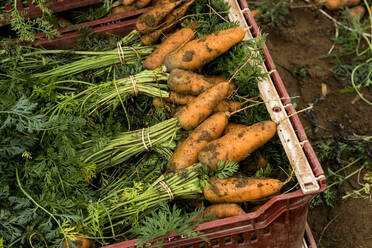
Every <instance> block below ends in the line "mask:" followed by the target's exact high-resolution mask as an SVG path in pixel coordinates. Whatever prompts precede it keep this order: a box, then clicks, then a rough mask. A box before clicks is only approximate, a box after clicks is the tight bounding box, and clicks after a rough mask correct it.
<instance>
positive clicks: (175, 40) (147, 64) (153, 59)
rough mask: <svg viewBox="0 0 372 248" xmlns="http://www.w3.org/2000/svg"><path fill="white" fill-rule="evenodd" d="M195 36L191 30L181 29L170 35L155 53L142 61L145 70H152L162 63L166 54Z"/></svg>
mask: <svg viewBox="0 0 372 248" xmlns="http://www.w3.org/2000/svg"><path fill="white" fill-rule="evenodd" d="M194 36H195V32H194V30H192V29H191V28H182V29H180V30H178V31H177V32H175V33H173V34H171V35H170V36H169V37H168V39H166V40H165V41H164V42H163V43H162V44H161V45H160V46H159V47H158V48H156V49H155V51H154V52H153V53H152V54H151V55H150V56H148V57H147V58H146V60H145V61H143V67H144V68H145V69H149V70H153V69H155V68H156V67H158V66H160V65H161V64H163V62H164V57H165V55H167V54H168V53H170V52H172V51H174V50H175V49H177V48H178V47H179V46H181V45H182V44H184V43H185V42H187V41H189V40H191V39H193V38H194Z"/></svg>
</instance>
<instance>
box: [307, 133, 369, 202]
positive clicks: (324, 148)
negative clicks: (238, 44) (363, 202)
mask: <svg viewBox="0 0 372 248" xmlns="http://www.w3.org/2000/svg"><path fill="white" fill-rule="evenodd" d="M313 145H314V147H315V149H316V151H317V154H318V158H319V160H320V162H321V163H326V162H327V161H337V162H338V164H339V167H341V168H337V169H333V168H330V167H329V168H328V169H327V189H326V190H325V191H324V192H323V193H322V194H320V195H317V196H316V197H315V198H314V199H313V201H312V203H311V206H312V207H315V206H318V205H321V204H322V203H325V204H326V205H328V206H330V207H333V206H334V200H335V198H336V193H337V189H336V187H339V186H340V185H341V184H342V183H344V182H346V181H347V180H349V179H350V178H351V177H354V176H358V182H359V184H360V185H361V186H362V187H361V189H359V190H355V191H352V192H348V193H347V194H346V195H344V196H343V197H342V199H347V198H348V197H351V196H352V197H362V198H370V197H371V195H370V194H371V193H370V190H369V188H370V186H371V178H370V175H371V169H372V136H358V135H350V136H334V137H333V138H332V137H328V138H325V139H323V140H320V141H317V142H313ZM356 165H358V168H357V169H353V170H352V171H351V172H350V170H351V168H354V167H355V166H356ZM362 172H363V173H365V176H364V180H365V183H363V184H362V183H361V182H360V178H359V176H360V174H362Z"/></svg>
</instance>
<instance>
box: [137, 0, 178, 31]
mask: <svg viewBox="0 0 372 248" xmlns="http://www.w3.org/2000/svg"><path fill="white" fill-rule="evenodd" d="M181 2H182V1H181V0H179V1H174V2H172V1H162V2H161V4H158V5H156V6H154V8H153V9H151V10H149V11H147V12H146V13H143V14H142V15H141V16H140V17H138V19H137V22H136V28H137V30H138V31H140V32H141V33H144V34H146V33H149V32H150V31H152V30H154V29H155V28H156V27H157V26H158V25H159V24H160V22H161V21H162V20H163V18H164V17H166V16H167V15H168V14H169V13H170V12H171V11H172V10H173V9H174V8H175V7H177V5H179V4H180V3H181Z"/></svg>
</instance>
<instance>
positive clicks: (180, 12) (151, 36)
mask: <svg viewBox="0 0 372 248" xmlns="http://www.w3.org/2000/svg"><path fill="white" fill-rule="evenodd" d="M193 2H194V0H191V1H189V2H187V3H185V4H183V5H182V6H180V7H178V8H176V9H174V10H173V11H172V12H171V13H170V14H169V15H167V16H166V17H165V20H164V22H163V23H162V24H161V25H160V27H159V29H157V30H155V31H153V32H151V33H148V34H145V35H143V36H142V37H141V41H142V43H143V44H144V45H145V46H149V45H152V44H154V43H156V42H157V41H158V40H159V38H160V35H161V34H164V33H166V32H167V31H168V30H170V29H171V28H172V27H173V26H174V25H176V24H177V20H179V19H180V18H181V17H182V16H184V15H185V13H186V11H187V9H188V8H189V6H190V5H191V4H192V3H193Z"/></svg>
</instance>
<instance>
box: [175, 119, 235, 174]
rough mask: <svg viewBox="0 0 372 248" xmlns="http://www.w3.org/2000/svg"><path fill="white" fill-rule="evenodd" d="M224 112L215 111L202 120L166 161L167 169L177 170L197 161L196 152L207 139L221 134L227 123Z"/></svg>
mask: <svg viewBox="0 0 372 248" xmlns="http://www.w3.org/2000/svg"><path fill="white" fill-rule="evenodd" d="M227 118H228V116H226V114H225V113H223V112H219V113H215V114H213V115H212V116H210V117H209V118H207V119H206V120H205V121H203V122H202V123H201V124H200V125H199V126H198V127H197V128H195V129H194V131H192V132H191V134H190V135H189V136H188V137H187V139H186V140H185V141H184V142H183V143H182V144H181V145H180V146H179V147H178V148H177V149H176V150H175V151H174V153H173V156H172V157H171V159H170V160H169V161H168V171H170V172H178V171H180V170H181V169H184V168H187V167H189V166H191V165H193V164H194V163H196V162H197V161H198V152H199V151H200V150H201V149H202V148H203V147H204V146H205V145H206V144H208V142H209V141H211V140H214V139H216V138H218V137H220V136H221V134H222V132H223V130H224V129H225V127H226V125H227V122H228V121H227Z"/></svg>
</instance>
